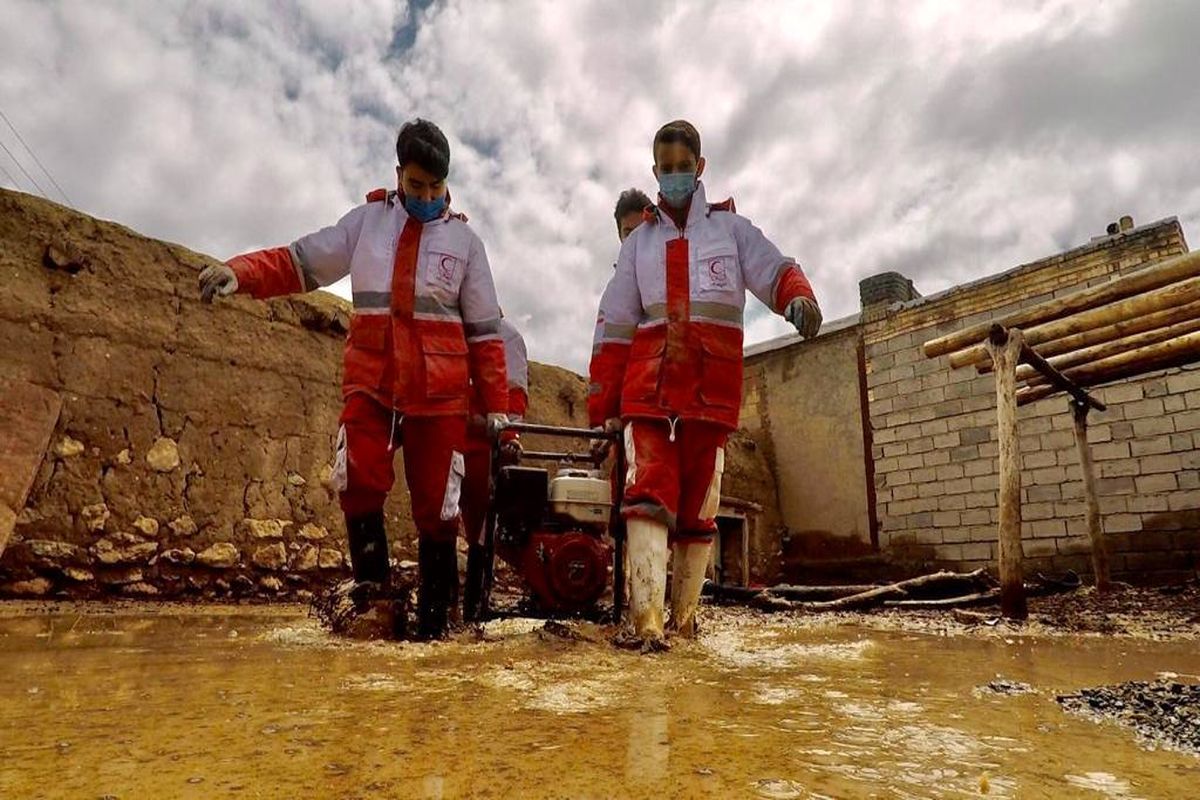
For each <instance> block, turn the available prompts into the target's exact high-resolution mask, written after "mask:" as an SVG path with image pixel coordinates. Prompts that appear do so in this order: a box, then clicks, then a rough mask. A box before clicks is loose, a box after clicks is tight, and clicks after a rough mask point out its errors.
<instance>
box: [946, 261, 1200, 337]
mask: <svg viewBox="0 0 1200 800" xmlns="http://www.w3.org/2000/svg"><path fill="white" fill-rule="evenodd" d="M1198 275H1200V251H1197V252H1195V253H1185V254H1184V255H1181V256H1176V257H1175V258H1171V259H1168V260H1166V261H1164V262H1162V263H1160V264H1156V265H1154V266H1152V267H1147V268H1145V269H1141V270H1138V271H1136V272H1133V273H1130V274H1129V275H1125V276H1123V277H1120V278H1117V279H1116V280H1113V281H1109V282H1108V283H1104V284H1101V285H1100V286H1094V287H1092V288H1090V289H1084V290H1083V291H1080V292H1075V293H1074V294H1069V295H1067V296H1066V297H1063V298H1060V299H1058V300H1055V301H1054V302H1052V303H1040V304H1038V305H1036V306H1033V307H1031V308H1026V309H1021V310H1020V311H1015V312H1013V313H1011V314H1006V315H1005V316H1003V317H1001V318H1000V319H997V320H993V322H995V323H996V324H998V325H1001V326H1003V327H1005V328H1014V327H1021V328H1022V330H1025V331H1026V332H1027V333H1028V331H1029V330H1030V329H1031V326H1032V325H1034V324H1036V323H1040V322H1044V321H1045V320H1048V319H1055V318H1059V317H1063V316H1066V315H1068V314H1075V313H1076V312H1080V311H1086V310H1088V309H1091V308H1096V307H1097V306H1103V305H1107V304H1109V303H1113V302H1114V301H1118V300H1123V299H1125V298H1127V297H1133V296H1134V295H1140V294H1144V293H1146V292H1149V291H1151V290H1154V289H1158V288H1160V287H1163V286H1168V285H1170V284H1173V283H1179V282H1180V281H1183V280H1184V279H1186V278H1193V277H1196V276H1198ZM990 327H991V323H990V322H984V323H980V324H979V325H972V326H971V327H969V328H964V329H962V330H960V331H955V332H954V333H951V334H948V335H946V336H942V337H940V338H937V339H933V340H932V341H929V342H926V343H925V355H926V356H927V357H929V358H935V357H937V356H942V355H946V354H947V353H953V352H954V351H956V350H961V349H963V348H965V347H970V346H973V345H975V344H977V343H979V342H981V341H983V340H984V339H986V338H987V336H988V330H989V328H990ZM1030 343H1031V344H1036V342H1034V341H1033V340H1030Z"/></svg>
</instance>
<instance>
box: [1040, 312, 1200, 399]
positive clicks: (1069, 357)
mask: <svg viewBox="0 0 1200 800" xmlns="http://www.w3.org/2000/svg"><path fill="white" fill-rule="evenodd" d="M1195 331H1200V317H1197V318H1196V319H1192V320H1188V321H1187V322H1181V323H1179V324H1178V325H1171V326H1169V327H1166V328H1159V329H1158V330H1154V331H1146V332H1145V333H1138V334H1135V335H1133V336H1126V337H1125V338H1124V339H1117V340H1115V341H1112V342H1105V343H1104V344H1097V345H1093V346H1091V347H1085V348H1083V349H1082V350H1076V351H1074V352H1072V353H1064V354H1063V355H1061V356H1055V357H1053V358H1048V359H1046V361H1047V363H1048V364H1050V366H1052V367H1054V368H1055V369H1057V370H1066V369H1069V368H1071V367H1077V366H1080V365H1082V364H1087V363H1090V362H1092V361H1100V360H1102V359H1105V358H1109V357H1111V356H1115V355H1120V354H1121V353H1128V352H1129V351H1130V350H1138V349H1140V348H1142V347H1147V346H1149V345H1152V344H1158V343H1159V342H1166V341H1169V340H1171V339H1177V338H1179V337H1180V336H1183V335H1185V334H1188V333H1194V332H1195ZM1039 372H1040V370H1038V369H1036V368H1034V367H1032V366H1030V365H1029V364H1022V365H1021V366H1019V367H1017V380H1018V381H1023V380H1024V381H1028V383H1029V385H1030V386H1036V385H1037V384H1039V383H1047V380H1046V379H1045V377H1044V374H1043V375H1039Z"/></svg>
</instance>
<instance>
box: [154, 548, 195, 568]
mask: <svg viewBox="0 0 1200 800" xmlns="http://www.w3.org/2000/svg"><path fill="white" fill-rule="evenodd" d="M158 557H159V558H160V559H162V560H163V561H166V562H167V563H168V564H182V565H187V564H191V563H192V562H193V561H195V560H196V551H194V550H192V548H190V547H184V548H182V549H180V548H171V549H170V550H164V551H162V553H160V554H159V556H158Z"/></svg>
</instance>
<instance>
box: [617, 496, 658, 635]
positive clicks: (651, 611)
mask: <svg viewBox="0 0 1200 800" xmlns="http://www.w3.org/2000/svg"><path fill="white" fill-rule="evenodd" d="M625 529H626V537H627V542H626V552H627V553H628V558H629V562H628V563H629V621H630V622H631V623H632V625H633V633H634V636H636V637H637V638H638V639H641V640H642V641H643V642H644V643H646V644H651V643H654V642H661V641H662V638H663V605H664V602H665V596H666V592H667V526H666V525H663V524H662V523H661V522H654V521H652V520H648V519H631V520H629V521H627V522H626V523H625Z"/></svg>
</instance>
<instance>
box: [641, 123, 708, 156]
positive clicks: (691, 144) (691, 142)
mask: <svg viewBox="0 0 1200 800" xmlns="http://www.w3.org/2000/svg"><path fill="white" fill-rule="evenodd" d="M675 142H681V143H683V144H685V145H687V147H688V149H689V150H691V151H692V155H694V156H695V157H696V158H697V159H699V158H700V131H698V130H696V126H695V125H693V124H692V123H690V122H688V121H687V120H686V119H677V120H674V121H672V122H668V123H667V124H666V125H663V126H662V127H661V128H659V129H658V133H656V134H654V144H653V145H652V146H651V150H652V151H657V150H658V146H659V145H660V144H674V143H675Z"/></svg>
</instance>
